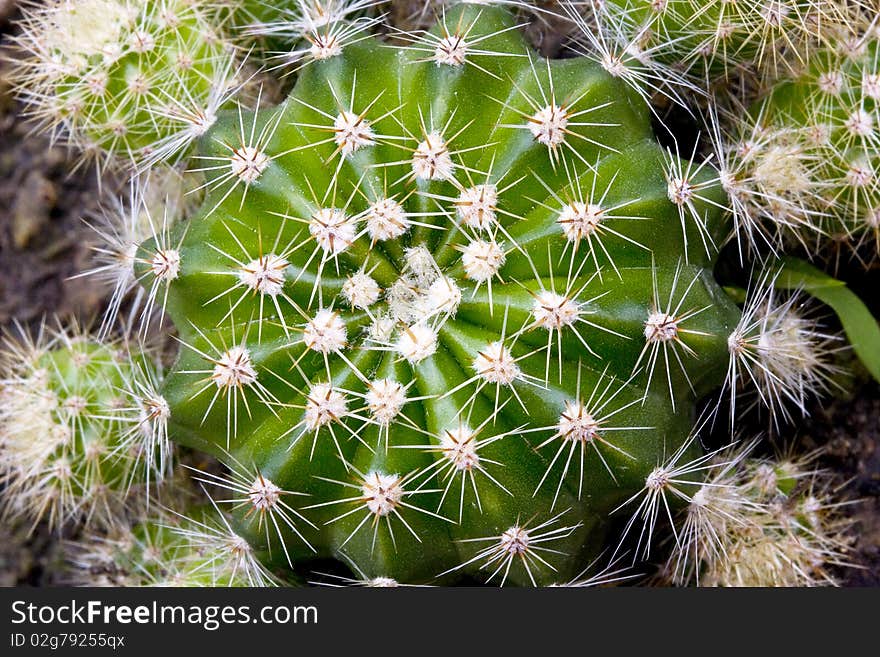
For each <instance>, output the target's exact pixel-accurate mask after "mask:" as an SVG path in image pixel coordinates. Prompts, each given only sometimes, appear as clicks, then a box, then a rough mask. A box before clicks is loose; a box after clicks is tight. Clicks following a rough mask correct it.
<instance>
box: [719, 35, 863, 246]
mask: <svg viewBox="0 0 880 657" xmlns="http://www.w3.org/2000/svg"><path fill="white" fill-rule="evenodd" d="M878 55H880V42H878V33H877V30H876V28H875V27H874V26H873V24H871V25H869V26H866V27H863V28H862V29H859V30H854V31H852V32H846V33H843V34H842V35H841V36H840V38H839V39H838V40H836V41H835V42H834V43H833V44H830V45H827V46H824V47H822V48H820V49H818V50H816V51H815V52H813V53H812V54H811V57H810V63H809V66H808V67H806V68H805V70H804V71H803V72H801V73H800V74H799V75H797V76H795V77H793V78H792V79H790V80H787V81H785V82H782V83H780V84H778V85H776V86H775V87H774V89H773V91H772V92H771V93H770V94H769V96H768V97H767V98H765V99H764V100H763V101H761V102H759V103H758V104H757V105H756V107H755V108H754V109H753V111H752V112H751V119H750V120H749V121H747V123H746V124H745V125H744V126H743V125H742V124H741V122H737V123H734V126H735V127H734V133H735V136H734V137H733V138H732V140H731V141H732V144H733V145H732V146H731V148H732V149H734V151H735V154H736V155H735V159H734V160H733V162H732V170H733V171H734V172H735V174H736V178H737V185H738V186H739V187H740V188H741V192H740V196H742V197H743V198H750V199H752V202H751V203H750V205H751V206H752V207H753V208H754V210H755V211H757V212H759V213H760V212H763V214H764V215H765V216H770V217H772V218H778V219H779V221H778V222H777V223H781V224H782V225H783V226H784V227H787V228H788V229H789V230H784V231H783V234H787V235H789V236H791V235H794V236H795V237H796V238H797V239H799V240H800V241H802V242H804V243H805V244H806V245H807V246H808V247H809V248H810V249H811V251H814V252H815V253H817V254H819V253H821V252H823V251H825V250H823V249H821V248H817V247H816V244H815V243H816V242H818V245H819V246H823V245H824V246H827V245H828V241H829V239H834V240H836V241H844V242H846V243H847V244H849V246H850V247H851V248H852V249H853V251H854V252H856V253H857V254H858V255H860V257H862V258H863V260H865V261H866V262H870V261H872V260H873V259H875V258H876V257H877V256H878V255H880V173H878V167H880V157H878V143H880V142H878V140H880V60H878Z"/></svg>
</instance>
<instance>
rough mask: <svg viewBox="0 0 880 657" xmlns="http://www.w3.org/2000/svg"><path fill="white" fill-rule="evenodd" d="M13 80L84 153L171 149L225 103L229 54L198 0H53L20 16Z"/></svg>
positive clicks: (232, 64)
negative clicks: (19, 51) (18, 56)
mask: <svg viewBox="0 0 880 657" xmlns="http://www.w3.org/2000/svg"><path fill="white" fill-rule="evenodd" d="M17 43H18V45H19V47H20V48H21V49H22V50H23V51H24V52H25V57H23V58H22V59H21V61H20V62H19V64H18V69H17V72H16V74H15V77H14V78H13V79H14V80H15V81H16V82H17V83H18V85H19V87H20V88H21V91H22V96H23V98H24V99H25V100H26V101H27V102H29V104H30V105H31V113H32V114H33V115H34V117H35V118H36V119H37V120H38V121H40V122H41V123H42V124H43V125H44V126H46V127H47V128H51V129H52V132H54V133H55V134H59V135H62V136H63V137H64V138H67V139H69V140H70V141H72V142H73V144H75V145H76V146H78V147H79V148H81V149H83V150H86V151H88V152H94V153H100V154H109V155H111V156H119V157H121V158H122V159H123V161H124V160H125V159H131V160H134V161H135V162H137V163H152V162H155V161H159V160H168V159H171V158H173V157H177V156H180V155H181V154H182V152H183V151H185V150H186V148H187V146H188V145H189V144H191V143H192V142H193V141H195V139H197V138H198V137H199V136H200V135H202V134H204V132H205V131H207V129H208V128H209V127H210V126H211V125H212V124H213V122H214V120H215V119H216V112H217V111H218V110H219V109H220V108H221V107H223V106H227V105H228V104H229V103H228V100H229V96H230V95H231V92H232V91H233V89H234V87H235V86H236V84H239V82H236V79H235V77H236V75H237V73H238V70H237V59H236V56H235V53H234V52H233V51H232V48H231V46H230V44H229V43H228V42H226V41H224V39H223V36H222V33H221V32H220V27H219V26H216V25H213V24H212V23H211V22H210V21H209V19H208V18H207V17H206V14H204V13H203V8H202V7H201V6H200V5H199V3H197V2H196V3H193V2H188V1H187V0H170V1H167V2H155V1H153V0H130V1H128V0H126V1H119V0H86V1H85V2H77V3H68V2H54V3H50V4H49V5H48V6H47V7H44V8H40V9H36V10H32V12H30V13H28V14H26V15H25V17H24V21H23V30H22V34H21V36H19V37H18V38H17Z"/></svg>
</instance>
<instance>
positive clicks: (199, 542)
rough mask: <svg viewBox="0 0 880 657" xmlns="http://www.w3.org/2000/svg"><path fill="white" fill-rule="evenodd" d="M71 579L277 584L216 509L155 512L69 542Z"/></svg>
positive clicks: (80, 582)
mask: <svg viewBox="0 0 880 657" xmlns="http://www.w3.org/2000/svg"><path fill="white" fill-rule="evenodd" d="M65 552H66V553H67V559H66V561H67V563H68V572H67V573H66V577H65V579H66V582H67V583H69V584H72V585H82V586H183V587H204V586H272V585H274V584H276V580H275V578H274V577H273V576H272V574H271V573H269V572H268V571H267V570H266V568H265V567H264V566H263V565H262V564H261V563H260V562H259V561H258V560H257V558H256V556H255V555H254V553H253V550H252V549H251V547H250V545H249V544H248V543H247V541H245V540H244V539H243V538H241V537H240V536H238V535H237V534H236V533H235V532H234V531H233V529H232V526H231V525H230V523H229V520H228V519H227V518H226V517H225V516H224V515H223V514H222V513H220V512H219V510H217V509H216V508H212V507H210V506H207V507H196V508H194V509H191V510H190V511H188V512H187V513H186V515H183V514H180V513H177V512H173V511H170V510H161V511H155V512H153V514H152V515H151V516H150V517H149V518H148V519H146V520H142V521H140V522H138V523H136V524H135V525H134V526H132V527H116V528H114V529H112V530H111V531H110V532H109V534H95V535H93V536H88V537H86V538H84V539H79V540H77V541H72V542H69V543H68V544H67V545H66V550H65Z"/></svg>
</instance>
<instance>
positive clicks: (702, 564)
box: [666, 443, 852, 586]
mask: <svg viewBox="0 0 880 657" xmlns="http://www.w3.org/2000/svg"><path fill="white" fill-rule="evenodd" d="M753 448H754V443H751V444H749V445H747V446H746V447H745V448H744V449H740V450H739V451H738V454H736V455H735V456H734V457H733V458H731V459H729V460H728V462H727V463H726V464H725V465H724V466H723V467H721V468H719V469H718V470H717V471H716V472H715V473H714V474H713V475H712V476H711V477H710V478H709V479H708V480H707V481H706V483H705V484H704V485H703V486H701V487H700V489H699V490H698V491H697V492H696V493H695V494H694V495H693V496H692V498H691V500H690V502H689V504H688V506H687V509H686V510H685V511H684V519H683V522H682V523H681V528H680V529H679V530H678V533H677V535H676V536H675V546H674V549H673V551H672V555H671V557H670V559H669V561H668V562H667V565H666V569H667V572H668V574H669V575H670V577H671V578H672V581H673V582H674V583H675V584H678V585H684V584H688V583H697V584H700V585H702V586H829V585H834V584H835V583H836V579H835V578H836V574H835V568H836V567H842V566H846V565H847V558H846V555H847V552H848V551H849V546H850V540H851V537H850V536H849V530H850V529H851V527H852V520H851V519H848V518H846V517H845V515H844V514H843V513H841V509H842V507H843V506H844V504H845V503H841V502H840V501H838V497H839V496H838V494H837V490H835V488H834V484H833V479H832V478H831V477H830V476H829V474H828V473H827V472H823V471H821V470H817V469H815V468H813V467H811V465H810V462H811V461H812V460H814V459H815V456H816V455H815V454H813V455H810V456H808V457H806V458H801V459H779V460H772V459H766V458H756V457H749V456H748V452H749V451H750V450H751V449H753Z"/></svg>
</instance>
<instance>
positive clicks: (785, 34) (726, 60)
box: [572, 0, 859, 81]
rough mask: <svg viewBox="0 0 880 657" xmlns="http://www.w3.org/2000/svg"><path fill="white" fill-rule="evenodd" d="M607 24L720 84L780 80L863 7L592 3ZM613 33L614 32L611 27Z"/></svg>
mask: <svg viewBox="0 0 880 657" xmlns="http://www.w3.org/2000/svg"><path fill="white" fill-rule="evenodd" d="M572 4H575V5H589V6H592V7H593V8H594V9H595V10H596V11H597V12H598V13H599V14H600V19H599V20H600V22H603V23H606V24H607V25H608V26H609V28H611V29H614V30H617V31H619V32H624V33H628V34H630V35H634V36H638V37H639V39H640V41H641V47H642V48H643V49H647V50H650V49H657V53H658V55H657V56H658V57H659V58H661V59H663V60H664V62H665V63H667V64H676V65H679V66H680V67H681V68H682V69H684V70H687V71H688V72H689V74H690V75H692V76H693V77H695V78H697V79H700V80H704V81H713V80H715V79H717V78H728V77H730V76H731V75H732V74H734V73H737V72H746V71H748V72H752V73H755V74H757V75H758V76H759V78H760V79H767V78H774V77H776V76H778V75H780V74H782V73H785V72H787V71H789V70H791V69H792V67H797V66H798V65H799V64H802V63H803V62H806V61H808V60H809V59H810V58H811V57H812V49H813V48H814V47H815V46H816V45H817V44H819V43H823V42H832V41H833V39H834V33H833V28H834V26H835V24H836V23H837V22H838V21H841V20H843V19H845V18H846V17H847V16H849V15H850V13H851V12H852V11H853V7H854V6H855V5H856V4H859V3H847V2H844V1H841V0H830V1H829V0H749V1H748V2H736V1H735V2H731V1H730V0H584V1H583V2H577V1H575V2H573V3H572ZM606 29H608V28H606Z"/></svg>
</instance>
